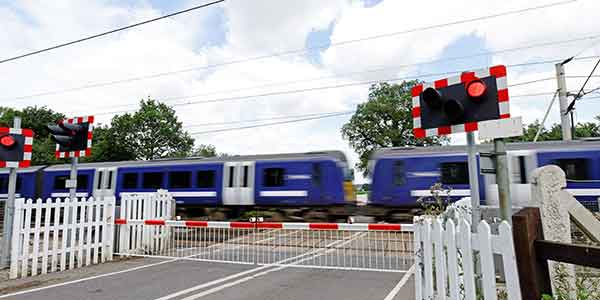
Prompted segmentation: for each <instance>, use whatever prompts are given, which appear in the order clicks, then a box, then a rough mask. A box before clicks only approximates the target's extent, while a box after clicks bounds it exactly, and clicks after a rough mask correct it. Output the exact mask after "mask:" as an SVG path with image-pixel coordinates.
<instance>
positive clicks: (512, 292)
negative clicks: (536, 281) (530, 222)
mask: <svg viewBox="0 0 600 300" xmlns="http://www.w3.org/2000/svg"><path fill="white" fill-rule="evenodd" d="M414 230H415V251H416V254H417V255H416V259H417V263H416V266H417V269H416V271H415V277H416V278H415V296H416V299H419V300H421V299H451V300H455V299H456V300H458V299H466V300H475V299H480V298H483V299H486V300H496V299H497V298H498V296H497V295H498V288H497V285H498V284H497V282H496V274H495V269H494V254H497V255H501V256H502V264H503V269H504V277H505V278H506V282H505V283H504V288H503V289H504V290H505V292H506V295H507V297H508V299H509V300H517V299H521V290H520V287H519V279H518V275H517V274H518V273H517V263H516V256H515V251H514V245H513V239H512V231H511V227H510V225H509V224H508V223H507V222H506V221H503V222H502V223H501V224H500V226H499V228H498V231H499V234H492V232H491V229H490V226H489V225H488V224H487V223H486V222H485V221H481V223H480V224H479V225H478V230H477V233H471V229H470V225H469V224H468V222H467V221H466V220H464V219H461V220H459V224H458V225H457V224H455V223H454V221H452V220H448V221H446V223H445V224H444V223H443V221H442V219H441V218H431V217H417V218H415V228H414ZM476 267H478V268H477V269H478V270H481V274H480V275H479V276H478V275H477V274H475V269H476ZM476 280H480V281H481V291H479V292H478V291H477V289H476V284H475V282H476ZM461 295H462V296H461Z"/></svg>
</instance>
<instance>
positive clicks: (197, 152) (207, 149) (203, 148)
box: [192, 144, 217, 157]
mask: <svg viewBox="0 0 600 300" xmlns="http://www.w3.org/2000/svg"><path fill="white" fill-rule="evenodd" d="M192 156H202V157H213V156H217V149H216V148H215V146H214V145H210V144H200V145H199V146H198V147H196V148H195V149H194V151H193V152H192Z"/></svg>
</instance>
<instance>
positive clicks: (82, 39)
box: [0, 0, 225, 64]
mask: <svg viewBox="0 0 600 300" xmlns="http://www.w3.org/2000/svg"><path fill="white" fill-rule="evenodd" d="M224 1H225V0H217V1H213V2H210V3H205V4H202V5H198V6H194V7H190V8H188V9H184V10H180V11H177V12H174V13H171V14H168V15H164V16H160V17H157V18H154V19H150V20H146V21H143V22H139V23H135V24H131V25H127V26H125V27H120V28H117V29H113V30H109V31H106V32H102V33H99V34H94V35H90V36H87V37H84V38H80V39H77V40H74V41H70V42H66V43H62V44H58V45H55V46H52V47H48V48H44V49H40V50H36V51H32V52H28V53H25V54H21V55H17V56H14V57H11V58H6V59H3V60H0V64H2V63H6V62H9V61H14V60H17V59H21V58H25V57H28V56H32V55H35V54H40V53H43V52H48V51H51V50H55V49H58V48H62V47H66V46H70V45H73V44H77V43H81V42H85V41H88V40H91V39H95V38H99V37H102V36H105V35H109V34H113V33H116V32H119V31H123V30H127V29H131V28H133V27H137V26H141V25H145V24H148V23H152V22H155V21H159V20H162V19H166V18H170V17H173V16H176V15H180V14H184V13H187V12H190V11H193V10H197V9H200V8H204V7H208V6H211V5H215V4H217V3H221V2H224Z"/></svg>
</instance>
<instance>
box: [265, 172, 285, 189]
mask: <svg viewBox="0 0 600 300" xmlns="http://www.w3.org/2000/svg"><path fill="white" fill-rule="evenodd" d="M283 177H284V170H283V168H267V169H265V171H264V180H263V181H264V182H263V183H264V185H265V186H283V184H284V183H283Z"/></svg>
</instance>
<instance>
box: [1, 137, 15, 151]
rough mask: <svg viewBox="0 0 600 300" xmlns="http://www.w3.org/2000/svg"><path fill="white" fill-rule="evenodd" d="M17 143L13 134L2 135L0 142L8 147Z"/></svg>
mask: <svg viewBox="0 0 600 300" xmlns="http://www.w3.org/2000/svg"><path fill="white" fill-rule="evenodd" d="M15 143H16V141H15V138H14V137H12V136H11V135H8V134H7V135H5V136H3V137H0V144H1V145H2V146H4V147H6V148H10V147H12V146H14V145H15Z"/></svg>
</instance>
